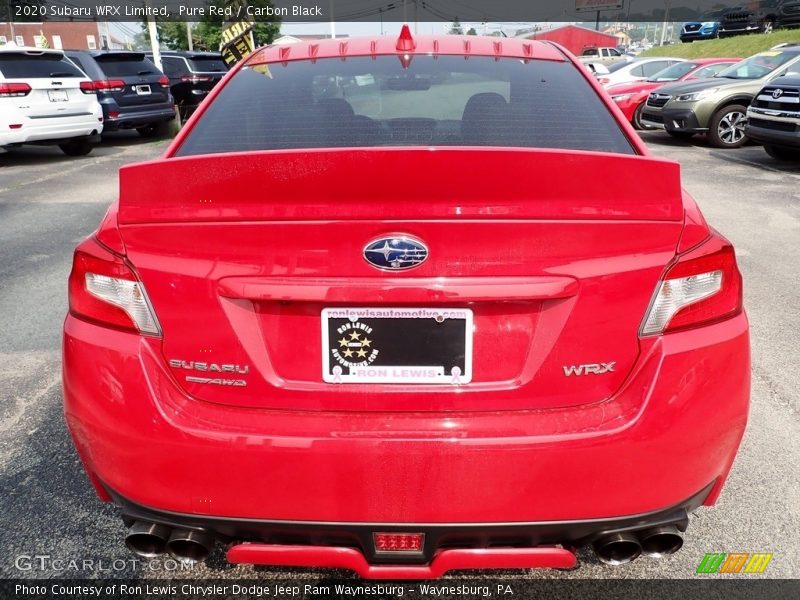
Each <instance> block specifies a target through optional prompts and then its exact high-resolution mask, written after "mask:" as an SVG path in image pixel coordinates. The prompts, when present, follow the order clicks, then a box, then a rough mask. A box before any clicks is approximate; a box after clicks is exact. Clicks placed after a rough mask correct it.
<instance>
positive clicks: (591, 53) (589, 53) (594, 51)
mask: <svg viewBox="0 0 800 600" xmlns="http://www.w3.org/2000/svg"><path fill="white" fill-rule="evenodd" d="M581 56H600V51H599V50H598V49H597V48H586V50H584V51H583V54H582V55H581Z"/></svg>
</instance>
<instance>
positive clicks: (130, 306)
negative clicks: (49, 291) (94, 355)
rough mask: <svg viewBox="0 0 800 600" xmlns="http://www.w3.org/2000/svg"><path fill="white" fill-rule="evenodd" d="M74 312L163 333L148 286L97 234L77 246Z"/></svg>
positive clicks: (106, 322) (71, 288) (93, 319)
mask: <svg viewBox="0 0 800 600" xmlns="http://www.w3.org/2000/svg"><path fill="white" fill-rule="evenodd" d="M69 311H70V313H71V314H72V315H74V316H76V317H79V318H81V319H85V320H87V321H91V322H93V323H99V324H101V325H106V326H109V327H114V328H116V329H123V330H126V331H135V332H137V333H148V334H151V335H160V333H161V330H160V328H159V326H158V322H157V321H156V318H155V314H154V313H153V310H152V308H151V307H150V302H149V300H148V298H147V293H146V292H145V289H144V286H143V285H142V283H141V282H140V281H139V279H138V278H137V277H136V274H135V273H134V272H133V270H132V269H131V268H130V267H129V266H128V265H127V264H126V263H125V260H124V259H123V258H122V257H121V256H119V255H117V254H114V253H113V252H111V251H110V250H108V249H107V248H105V247H104V246H102V245H101V244H100V243H98V242H97V240H96V239H95V238H94V237H91V238H88V239H86V240H84V241H83V242H82V243H81V244H80V245H79V246H78V247H77V248H76V249H75V255H74V257H73V262H72V272H71V273H70V276H69Z"/></svg>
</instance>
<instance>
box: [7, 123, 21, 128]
mask: <svg viewBox="0 0 800 600" xmlns="http://www.w3.org/2000/svg"><path fill="white" fill-rule="evenodd" d="M8 128H9V129H22V123H12V124H11V125H9V126H8Z"/></svg>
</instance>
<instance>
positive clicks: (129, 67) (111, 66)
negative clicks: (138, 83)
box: [94, 54, 159, 77]
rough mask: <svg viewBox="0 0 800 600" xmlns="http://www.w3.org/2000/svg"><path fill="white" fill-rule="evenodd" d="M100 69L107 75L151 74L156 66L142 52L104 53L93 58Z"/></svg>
mask: <svg viewBox="0 0 800 600" xmlns="http://www.w3.org/2000/svg"><path fill="white" fill-rule="evenodd" d="M94 59H95V60H96V61H97V64H98V65H99V66H100V69H101V70H102V71H103V73H105V74H106V75H107V76H108V77H128V76H131V75H153V74H155V73H158V72H159V71H158V68H156V66H155V65H154V64H153V63H151V62H150V61H149V60H148V59H146V58H145V57H144V55H143V54H126V55H113V54H105V55H101V56H95V58H94Z"/></svg>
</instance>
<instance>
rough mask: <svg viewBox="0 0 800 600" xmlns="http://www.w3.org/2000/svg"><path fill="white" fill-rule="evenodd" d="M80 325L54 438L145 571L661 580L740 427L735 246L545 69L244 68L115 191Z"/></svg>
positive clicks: (455, 64)
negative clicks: (657, 573)
mask: <svg viewBox="0 0 800 600" xmlns="http://www.w3.org/2000/svg"><path fill="white" fill-rule="evenodd" d="M601 180H602V181H608V180H613V181H614V185H613V186H604V185H598V184H597V182H598V181H601ZM69 301H70V310H69V315H68V316H67V318H66V323H65V326H64V348H63V350H64V402H65V411H66V418H67V422H68V424H69V428H70V430H71V433H72V436H73V438H74V441H75V445H76V447H77V449H78V452H79V454H80V456H81V458H82V460H83V463H84V465H85V467H86V471H87V473H88V475H89V478H90V480H91V482H92V483H93V485H94V487H95V488H96V490H97V493H98V494H99V496H100V498H101V499H102V500H105V501H109V502H114V503H115V504H117V505H118V506H119V507H120V511H121V513H122V516H123V519H124V522H125V524H126V525H127V526H128V527H129V528H130V530H129V532H128V535H127V538H126V543H127V545H128V546H129V548H130V549H131V550H133V551H134V552H137V553H139V554H141V555H144V556H152V555H156V554H159V553H162V552H169V553H171V554H172V555H173V556H175V557H177V558H180V559H183V560H203V559H205V558H206V557H207V556H208V555H209V553H210V552H211V551H212V549H213V548H214V545H215V544H216V543H220V544H222V545H224V547H225V549H226V553H227V554H226V556H227V559H228V560H229V561H230V562H232V563H251V564H259V565H276V566H307V567H338V568H344V569H350V570H353V571H355V572H357V573H358V574H360V575H361V576H363V577H371V578H391V579H398V578H425V577H437V576H439V575H441V574H443V573H445V572H447V571H449V570H452V569H462V568H530V567H554V568H570V567H573V566H575V564H576V557H575V549H577V548H580V547H582V546H588V545H591V546H593V547H594V549H595V551H596V552H597V555H598V556H599V557H600V559H602V560H603V561H605V562H608V563H611V564H619V563H624V562H628V561H630V560H633V559H635V558H636V557H637V556H639V555H640V554H650V555H665V554H669V553H672V552H674V551H676V550H678V549H679V548H680V546H681V544H682V534H683V532H684V531H685V530H686V527H687V523H688V514H689V513H690V512H691V511H694V510H695V509H697V508H698V507H699V506H701V505H706V506H708V505H712V504H714V503H715V502H716V500H717V498H718V496H719V494H720V491H721V489H722V486H723V483H724V481H725V478H726V476H727V474H728V472H729V470H730V468H731V464H732V462H733V460H734V456H735V454H736V451H737V448H738V446H739V442H740V440H741V438H742V434H743V432H744V428H745V422H746V418H747V410H748V401H749V371H750V365H749V338H748V324H747V319H746V316H745V313H744V312H743V309H742V281H741V276H740V274H739V270H738V268H737V265H736V259H735V255H734V251H733V248H732V247H731V244H730V242H728V241H727V240H726V239H725V238H723V237H722V236H721V235H720V234H719V233H717V232H716V231H714V230H713V229H711V228H710V227H709V226H708V225H707V224H706V222H705V220H704V219H703V217H702V215H701V214H700V212H699V210H698V208H697V205H696V204H695V202H694V200H693V199H692V198H691V197H690V196H689V195H688V194H686V192H684V191H683V190H682V189H681V186H680V172H679V166H678V165H677V164H675V163H673V162H669V161H665V160H661V159H658V158H654V157H652V156H650V155H649V153H648V151H647V149H646V148H645V146H644V145H643V143H642V142H641V140H640V139H639V138H638V137H637V135H636V133H635V132H634V131H633V130H632V128H631V127H630V125H629V124H628V123H626V122H625V120H624V119H623V118H622V116H621V113H620V112H619V111H618V110H617V109H616V108H615V107H614V106H613V103H612V101H611V99H610V98H609V97H608V96H607V95H606V94H605V93H604V92H603V90H602V89H601V88H600V87H599V86H598V85H597V84H596V82H595V81H594V80H593V78H592V77H591V75H590V74H589V73H588V71H586V70H585V69H584V68H583V67H581V66H580V65H579V64H578V63H576V61H575V60H574V59H573V57H572V56H571V55H569V54H568V53H566V52H565V51H564V50H562V49H561V48H560V47H558V46H556V45H553V44H549V43H545V42H534V41H528V40H515V39H497V38H481V37H473V36H469V37H459V36H441V37H418V38H417V37H412V36H411V34H410V33H409V31H408V29H407V28H404V29H403V31H402V33H401V35H400V37H399V38H389V37H379V38H364V39H347V40H330V41H321V42H318V43H317V42H314V43H308V44H295V45H292V46H274V47H265V48H262V49H260V50H258V51H256V52H255V53H254V54H252V55H251V56H250V57H249V58H248V59H247V60H245V61H244V62H243V63H242V64H240V65H239V66H238V68H236V69H234V70H232V71H231V72H230V73H229V74H228V75H227V77H226V78H225V79H224V81H223V82H222V83H221V84H220V85H219V86H217V87H216V88H215V90H214V91H213V93H212V94H211V95H210V96H209V98H208V99H207V101H206V102H204V103H203V105H202V106H201V107H200V109H199V110H198V111H197V113H196V114H195V115H194V116H193V118H192V120H191V121H190V122H189V123H188V125H187V126H186V127H185V128H184V129H183V130H182V131H181V133H180V135H179V136H178V137H177V138H176V139H175V140H174V141H173V143H172V144H171V145H170V146H169V148H168V149H167V151H166V152H165V154H164V156H163V157H161V158H159V159H158V160H154V161H152V162H147V163H142V164H136V165H131V166H126V167H124V168H122V170H121V171H120V196H119V201H118V202H117V203H115V204H114V205H113V206H112V207H111V208H110V209H109V211H108V214H107V215H106V217H105V218H104V219H103V222H102V223H101V225H100V227H99V229H98V230H97V231H96V232H95V233H94V234H93V235H91V236H90V237H89V238H87V239H86V240H84V241H83V242H81V243H80V244H79V246H78V247H77V249H76V251H75V257H74V265H73V269H72V273H71V275H70V280H69Z"/></svg>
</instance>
